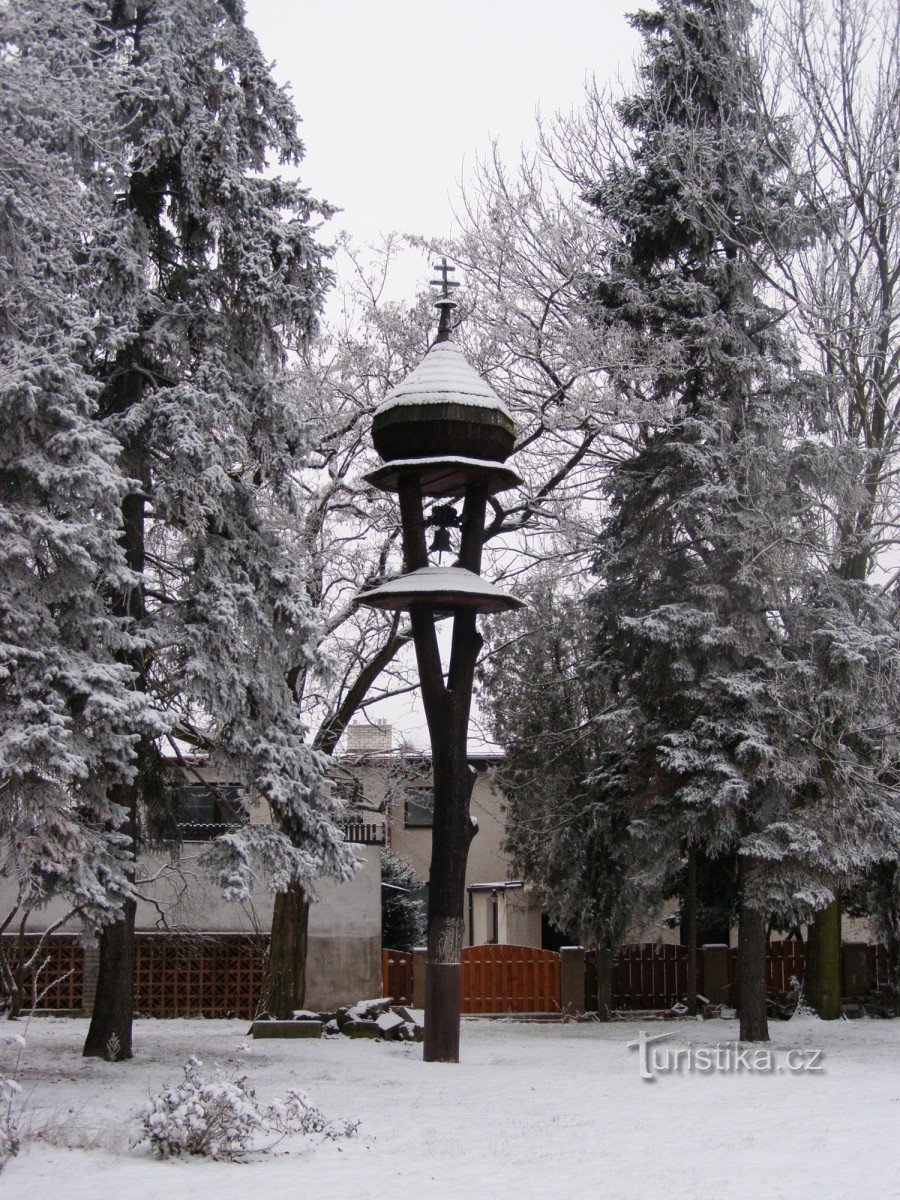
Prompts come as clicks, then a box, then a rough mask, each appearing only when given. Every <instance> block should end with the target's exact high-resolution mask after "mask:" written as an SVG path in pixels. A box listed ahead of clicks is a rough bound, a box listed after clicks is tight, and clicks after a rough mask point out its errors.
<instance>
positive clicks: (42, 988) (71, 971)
mask: <svg viewBox="0 0 900 1200" xmlns="http://www.w3.org/2000/svg"><path fill="white" fill-rule="evenodd" d="M39 942H40V934H36V933H28V934H26V935H25V937H24V938H23V939H22V941H21V942H20V941H19V937H18V935H8V936H5V937H4V938H3V955H4V957H5V959H6V961H7V962H8V963H9V965H10V967H11V969H12V970H14V971H17V970H18V968H19V965H20V963H21V962H23V961H24V962H28V960H29V958H30V957H31V955H32V954H33V953H34V951H35V950H36V949H37V946H38V943H39ZM22 985H23V986H22V992H23V995H22V1007H23V1008H31V1007H32V1005H33V1004H34V1003H35V1001H36V1002H37V1006H38V1007H39V1008H51V1009H59V1010H61V1011H64V1012H68V1011H71V1010H72V1009H80V1008H81V1006H82V996H83V994H84V948H83V947H82V946H81V944H80V943H79V941H78V939H77V938H76V937H74V936H73V935H72V934H67V933H52V934H51V935H50V936H49V937H48V938H47V939H46V941H45V942H44V946H43V949H42V950H41V953H40V954H39V955H38V957H37V959H36V960H35V963H34V968H33V969H32V970H30V971H28V972H27V973H26V974H25V977H24V979H23V980H22Z"/></svg>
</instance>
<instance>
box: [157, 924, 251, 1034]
mask: <svg viewBox="0 0 900 1200" xmlns="http://www.w3.org/2000/svg"><path fill="white" fill-rule="evenodd" d="M268 942H269V939H268V938H267V937H265V936H255V935H251V934H241V933H237V934H230V933H219V934H206V935H194V936H184V937H174V936H172V935H167V934H138V935H137V937H136V939H135V998H134V1006H135V1011H136V1012H138V1013H140V1014H141V1015H144V1016H150V1017H243V1018H252V1017H254V1016H255V1015H256V1011H257V1006H258V1004H259V999H260V995H261V994H262V987H263V982H264V980H265V974H266V965H267V955H268Z"/></svg>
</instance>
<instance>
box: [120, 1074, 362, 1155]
mask: <svg viewBox="0 0 900 1200" xmlns="http://www.w3.org/2000/svg"><path fill="white" fill-rule="evenodd" d="M202 1066H203V1063H202V1062H200V1060H199V1059H197V1058H194V1057H193V1056H192V1057H191V1058H189V1059H188V1061H187V1063H186V1064H185V1067H184V1081H183V1082H182V1083H179V1084H177V1085H176V1086H174V1087H169V1088H166V1090H165V1091H163V1092H161V1093H160V1094H159V1095H158V1096H156V1097H155V1098H154V1099H153V1100H151V1101H150V1103H149V1104H148V1106H147V1108H146V1109H145V1111H144V1113H143V1114H142V1116H141V1131H142V1132H141V1136H140V1137H139V1139H138V1144H140V1145H142V1144H149V1146H150V1148H151V1150H152V1151H153V1152H154V1153H155V1154H157V1155H158V1156H159V1157H160V1158H170V1157H172V1156H173V1155H178V1154H201V1155H204V1156H206V1157H207V1158H214V1159H237V1158H242V1157H244V1156H246V1155H247V1154H249V1153H252V1152H253V1151H260V1152H261V1151H264V1150H267V1149H270V1148H271V1144H272V1143H269V1144H268V1145H267V1144H260V1141H259V1139H261V1138H265V1137H266V1136H272V1135H276V1137H275V1140H276V1141H280V1140H281V1138H283V1137H287V1136H288V1135H290V1134H306V1135H309V1134H321V1135H323V1136H324V1137H326V1138H337V1137H350V1136H352V1135H353V1134H354V1133H356V1130H357V1128H358V1122H353V1121H338V1122H329V1121H328V1120H327V1119H326V1117H325V1115H324V1113H322V1112H321V1110H320V1109H318V1108H316V1107H315V1106H314V1105H312V1104H310V1102H309V1100H308V1099H307V1097H306V1096H305V1095H304V1093H303V1092H300V1091H297V1090H296V1089H292V1090H291V1091H289V1092H288V1094H287V1096H286V1097H285V1099H284V1100H283V1101H278V1102H276V1103H274V1104H271V1105H269V1106H268V1107H267V1108H261V1107H260V1105H259V1102H258V1101H257V1099H256V1093H255V1092H254V1090H253V1088H252V1087H250V1085H249V1084H248V1082H247V1079H246V1077H242V1078H240V1079H228V1078H226V1077H224V1076H223V1075H222V1073H221V1071H219V1070H217V1071H216V1074H215V1076H214V1077H213V1078H210V1079H207V1078H205V1077H204V1075H203V1074H202V1072H201V1067H202Z"/></svg>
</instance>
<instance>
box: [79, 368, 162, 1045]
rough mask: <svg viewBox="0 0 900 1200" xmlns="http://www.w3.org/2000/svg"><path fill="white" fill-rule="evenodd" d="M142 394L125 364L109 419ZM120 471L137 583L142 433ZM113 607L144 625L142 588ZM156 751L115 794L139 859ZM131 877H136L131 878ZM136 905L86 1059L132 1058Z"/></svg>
mask: <svg viewBox="0 0 900 1200" xmlns="http://www.w3.org/2000/svg"><path fill="white" fill-rule="evenodd" d="M142 391H143V376H142V374H141V372H140V371H139V370H138V369H137V368H136V365H135V363H134V362H125V363H124V364H123V370H122V373H121V374H120V375H117V376H116V378H115V380H114V382H113V383H112V384H111V385H110V388H109V392H108V395H107V397H106V399H105V409H106V412H105V415H112V414H118V415H120V414H122V413H125V412H127V411H128V410H129V409H130V408H131V407H133V406H134V405H135V404H137V403H138V402H139V401H140V398H141V394H142ZM122 467H123V470H124V472H125V474H126V475H128V476H130V477H131V478H132V479H137V480H138V481H139V482H140V483H141V484H142V485H143V491H135V492H131V493H129V494H128V495H127V496H126V497H125V499H124V500H123V501H122V533H121V536H120V541H121V543H122V546H123V549H124V551H125V560H126V562H127V564H128V566H129V568H130V569H131V570H132V571H133V572H134V573H135V575H136V576H138V577H139V578H141V577H143V573H144V566H145V543H144V521H145V505H146V500H145V497H146V496H147V495H148V494H149V483H150V480H149V465H148V461H147V453H146V448H145V446H144V445H143V433H142V431H140V430H138V431H136V432H135V434H134V435H133V436H132V439H131V441H130V442H129V443H128V444H127V445H126V446H125V448H124V450H123V452H122ZM110 607H111V609H112V611H113V612H114V613H116V615H117V616H120V617H122V618H123V620H129V621H140V620H141V619H142V618H143V616H144V594H143V589H142V586H138V587H133V588H127V589H125V590H123V591H121V592H119V593H117V594H115V595H113V596H112V597H111V598H110ZM126 661H127V662H128V665H129V666H130V667H131V668H132V669H133V671H134V673H135V676H136V681H137V687H138V688H140V689H143V688H145V687H146V679H147V667H148V664H147V662H146V661H145V660H144V659H143V658H142V657H140V656H138V655H131V656H130V657H127V658H126ZM154 756H155V751H154V750H153V749H152V748H151V747H149V746H147V745H146V744H144V745H142V746H141V748H140V749H139V752H138V770H137V776H136V778H135V779H134V781H133V782H131V783H129V784H121V785H119V786H117V787H116V788H115V789H114V790H115V793H116V794H115V799H116V802H117V803H118V804H120V805H121V807H122V808H124V809H125V810H126V812H127V813H128V818H127V825H126V827H125V829H124V832H126V833H127V834H128V835H129V837H130V838H131V848H132V851H133V853H134V855H135V858H136V857H137V853H138V851H139V849H140V839H139V836H138V831H139V820H140V811H139V805H140V798H141V795H142V792H143V776H144V775H145V774H146V772H147V770H148V761H149V759H150V758H151V757H154ZM132 878H133V875H132ZM135 910H136V905H135V903H134V901H128V902H127V903H126V904H125V907H124V915H123V917H122V919H121V920H120V921H116V922H115V923H114V924H112V925H108V926H106V928H104V929H103V930H102V932H101V934H100V969H99V974H98V976H97V992H96V996H95V999H94V1010H93V1013H92V1015H91V1023H90V1027H89V1029H88V1034H87V1038H86V1039H85V1043H84V1050H83V1054H84V1055H85V1057H88V1058H98V1057H99V1058H109V1059H111V1060H115V1061H119V1060H121V1059H126V1058H131V1025H132V1018H133V1014H134V921H135Z"/></svg>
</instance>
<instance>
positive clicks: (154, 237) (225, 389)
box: [18, 0, 352, 1057]
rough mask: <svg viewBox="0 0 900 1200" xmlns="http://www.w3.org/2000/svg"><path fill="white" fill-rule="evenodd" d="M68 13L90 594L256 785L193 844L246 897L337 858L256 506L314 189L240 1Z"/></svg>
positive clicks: (296, 608)
mask: <svg viewBox="0 0 900 1200" xmlns="http://www.w3.org/2000/svg"><path fill="white" fill-rule="evenodd" d="M62 7H63V8H64V9H68V8H73V9H74V8H76V7H78V6H76V5H74V4H73V3H72V0H64V3H63V5H62ZM18 8H19V11H21V12H22V13H24V14H26V15H27V16H28V18H29V20H28V21H27V23H26V25H25V28H24V30H23V34H22V37H23V44H22V53H23V54H24V53H28V54H37V55H43V54H48V53H49V52H50V50H51V49H52V43H48V41H47V38H46V30H45V28H44V27H42V26H41V25H40V24H39V23H38V22H37V21H36V20H35V17H36V16H37V13H36V11H35V10H34V9H33V7H32V6H31V5H29V4H22V5H20V6H18ZM86 11H87V12H88V14H89V16H90V17H91V18H92V20H93V22H94V29H93V33H92V36H91V38H90V41H89V45H90V47H91V51H92V60H93V64H94V82H95V88H96V93H95V94H96V95H98V96H99V95H102V96H105V97H106V99H107V103H108V106H109V109H108V111H109V120H110V122H111V124H112V126H113V128H114V130H115V137H116V141H115V144H114V145H113V147H112V150H111V152H110V154H109V155H108V156H107V157H106V158H105V159H104V161H103V163H102V164H101V166H102V173H101V175H100V177H101V178H102V179H103V180H104V182H105V185H106V187H107V189H108V191H109V193H110V194H111V196H112V197H113V198H114V199H115V202H116V206H117V209H116V216H117V224H116V229H115V236H114V237H113V238H111V239H110V241H109V243H108V244H107V245H106V246H105V264H104V271H103V274H102V278H101V280H100V285H99V286H98V292H97V295H96V299H95V306H96V315H95V336H94V343H93V345H92V348H91V362H90V370H91V373H92V375H93V378H94V380H95V381H96V383H97V385H98V389H99V394H98V398H97V420H98V425H99V428H100V429H102V431H103V433H104V434H105V435H106V436H107V437H112V438H114V439H115V441H116V442H117V444H118V445H117V461H118V464H119V469H120V471H121V472H122V474H124V475H125V476H126V477H127V478H128V479H130V480H131V481H133V482H132V483H131V485H130V486H129V489H128V491H127V494H126V495H125V496H124V499H123V501H122V505H121V513H120V522H119V523H120V529H121V534H120V541H121V546H122V550H123V552H124V555H125V559H126V563H127V566H128V568H129V569H130V570H131V572H133V573H134V575H136V576H139V577H140V585H139V586H133V585H132V584H131V583H129V584H127V585H126V584H123V582H122V581H119V582H118V583H117V585H116V586H111V587H109V588H107V590H106V595H107V604H108V612H109V613H110V615H111V616H112V617H113V618H114V619H115V620H117V621H119V622H124V623H126V625H127V627H128V628H129V629H131V630H132V631H134V632H135V633H138V634H140V638H141V644H140V648H139V650H138V651H135V650H134V649H133V648H131V647H124V648H123V649H122V651H121V653H120V660H121V665H122V667H123V668H126V669H128V670H130V671H131V672H133V673H134V675H135V676H136V678H137V684H138V687H139V689H140V690H141V691H143V692H144V693H145V694H146V695H147V696H148V697H149V698H150V699H151V700H152V702H153V704H154V706H155V707H156V708H157V710H158V711H159V712H161V713H163V714H164V716H165V719H166V721H167V722H168V725H169V728H170V730H171V731H172V733H173V734H174V735H175V736H177V737H180V738H183V739H186V740H188V741H190V742H192V743H193V744H195V745H198V746H201V747H202V748H205V749H206V750H208V751H209V755H210V763H211V765H212V766H213V767H214V768H218V769H219V770H220V771H221V772H222V773H226V774H227V775H228V777H229V778H232V779H236V780H239V781H240V782H242V783H243V784H244V785H245V787H246V788H247V790H248V792H249V793H252V794H259V795H261V796H262V797H263V798H264V799H265V800H266V801H267V802H268V804H269V805H270V807H271V810H272V815H273V822H274V823H273V825H271V826H259V825H254V826H248V827H246V828H244V829H241V830H239V831H236V832H234V833H230V834H228V835H227V836H225V837H223V838H222V839H220V840H219V841H218V842H216V843H214V844H212V845H211V847H210V848H209V850H208V852H207V853H206V855H205V859H206V865H207V866H208V867H209V869H210V870H212V871H213V873H214V874H215V875H216V877H217V878H218V879H219V881H220V883H221V884H222V886H223V888H224V889H225V892H226V894H228V895H230V896H232V897H240V896H245V895H246V894H247V891H248V889H249V887H250V886H251V884H252V883H254V882H255V881H256V880H257V879H260V878H263V877H264V878H265V879H266V880H267V881H268V883H269V885H270V886H272V887H274V888H276V889H284V888H286V887H288V886H291V885H292V884H299V885H302V886H303V887H305V888H307V889H310V888H311V887H312V880H313V879H314V877H315V876H316V875H317V874H319V873H322V872H324V873H332V874H335V875H337V876H345V875H346V874H348V873H349V871H350V870H351V868H352V858H351V852H350V851H349V850H348V849H347V848H346V847H345V846H344V844H343V842H342V839H341V835H340V833H339V832H338V831H337V830H336V829H335V827H334V826H333V824H332V823H331V821H330V820H329V804H328V802H327V799H326V798H325V797H324V796H323V794H322V791H321V779H322V762H321V760H320V758H319V757H318V756H317V755H316V754H315V753H314V752H313V751H311V750H310V748H309V747H308V746H307V745H306V742H305V730H304V728H303V726H302V724H301V722H300V718H299V713H298V705H297V700H296V696H295V695H294V692H293V689H292V686H291V677H290V672H291V669H292V668H296V666H297V664H298V663H305V662H308V661H310V660H311V659H312V658H313V657H314V656H315V654H316V645H317V640H318V627H317V623H316V620H315V612H314V609H313V606H312V604H311V602H310V600H309V598H308V596H307V594H306V592H305V590H304V583H305V579H304V574H303V563H302V562H299V561H297V558H296V557H295V556H293V555H292V554H291V553H290V552H289V550H288V548H287V547H286V546H285V545H284V544H283V543H282V541H281V539H280V537H279V524H280V523H279V521H278V516H277V514H278V511H279V509H280V508H282V507H289V506H290V505H291V504H292V503H293V501H294V492H293V479H292V475H293V472H294V470H295V468H296V467H297V465H298V464H299V463H301V462H302V458H303V453H304V450H305V444H306V438H307V428H306V425H305V422H304V421H303V419H302V415H298V414H296V413H294V412H293V411H292V410H291V409H290V407H289V406H287V405H286V404H284V403H282V402H281V400H280V398H279V395H278V393H277V391H276V390H275V389H274V388H273V382H272V381H273V377H274V375H275V373H276V372H277V371H278V370H279V369H280V368H281V366H282V365H283V359H284V355H285V352H286V349H287V348H288V347H289V346H291V345H293V344H296V343H300V342H302V341H303V339H305V338H306V337H307V336H308V334H309V332H310V330H311V328H312V327H313V324H314V322H315V317H316V312H317V310H318V307H319V304H320V302H321V297H322V293H323V290H324V288H325V286H326V284H327V282H328V272H327V269H326V267H325V265H324V263H323V251H322V249H321V248H320V247H319V246H318V245H317V243H316V241H315V239H314V234H313V222H314V220H315V219H316V217H317V216H318V215H322V214H324V212H325V209H324V208H323V207H322V206H321V205H318V204H316V203H315V202H314V201H312V200H311V199H310V197H309V196H308V194H307V193H306V191H305V190H304V189H303V188H302V187H301V186H300V185H299V184H298V183H295V182H290V181H286V180H284V179H281V178H278V177H275V176H272V175H270V174H267V173H266V174H264V172H265V171H266V170H267V168H268V166H269V165H270V164H271V163H272V162H278V163H281V164H283V165H287V166H293V165H294V164H296V163H297V161H298V160H299V159H300V157H301V155H302V150H303V147H302V144H301V142H300V141H299V139H298V136H297V115H296V112H295V111H294V108H293V105H292V104H291V102H290V100H289V98H288V97H287V96H286V95H285V94H284V92H283V91H281V90H280V89H279V88H278V87H276V85H275V84H274V82H273V81H272V79H271V77H270V75H269V72H268V69H267V66H266V64H265V61H264V60H263V58H262V55H261V53H260V50H259V47H258V45H257V43H256V41H255V39H254V38H253V36H252V35H251V34H250V33H249V32H248V30H247V29H246V28H245V27H244V23H243V8H242V5H241V4H240V3H238V2H236V0H235V2H230V3H225V2H223V3H221V4H220V3H216V2H214V0H148V2H145V3H131V2H127V0H126V2H119V0H110V2H109V3H95V4H91V5H89V6H87V10H86ZM162 750H163V747H162V745H161V743H160V742H158V741H151V740H149V739H145V741H144V743H143V744H142V746H141V748H140V753H139V768H140V769H139V772H138V776H137V778H136V779H135V780H134V781H133V782H131V783H128V784H126V785H124V786H122V787H120V788H119V790H118V791H117V792H116V800H117V802H118V803H119V804H120V805H121V806H122V808H124V809H125V810H126V811H127V812H128V814H129V821H130V823H131V826H132V829H133V831H134V832H135V833H138V823H139V821H140V820H142V819H143V818H144V817H145V816H147V815H150V816H152V811H153V807H154V798H155V797H156V796H157V795H158V794H159V793H160V791H161V790H162V785H163V782H164V779H163V761H162ZM104 784H105V785H108V784H109V777H108V775H106V774H105V772H104V773H102V774H100V773H98V774H97V776H96V786H97V787H98V788H99V787H101V786H103V785H104ZM133 923H134V908H133V905H131V906H127V905H126V911H125V916H124V919H123V920H122V921H119V922H116V923H114V924H112V925H110V926H108V927H107V928H106V929H105V930H104V933H103V935H102V938H101V965H100V980H99V985H98V993H97V1002H96V1007H95V1010H94V1016H93V1020H92V1022H91V1027H90V1030H89V1033H88V1038H87V1043H86V1046H85V1053H86V1054H93V1055H103V1054H107V1053H109V1047H110V1046H111V1045H112V1046H114V1047H115V1056H116V1057H128V1056H129V1055H130V1053H131V1011H132V986H133V983H132V974H133V972H132V947H133Z"/></svg>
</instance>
